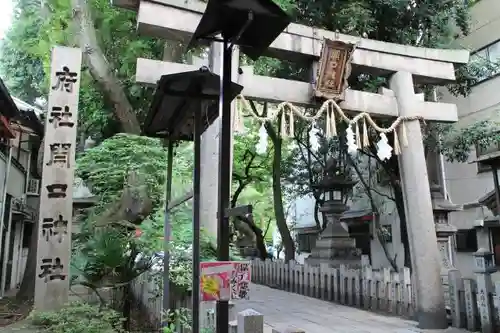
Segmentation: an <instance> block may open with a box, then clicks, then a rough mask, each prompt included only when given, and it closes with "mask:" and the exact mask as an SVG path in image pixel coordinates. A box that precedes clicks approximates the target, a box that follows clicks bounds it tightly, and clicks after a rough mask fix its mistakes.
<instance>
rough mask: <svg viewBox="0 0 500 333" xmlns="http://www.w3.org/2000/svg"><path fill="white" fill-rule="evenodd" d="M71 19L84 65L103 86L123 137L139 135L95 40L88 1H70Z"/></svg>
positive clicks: (126, 103) (133, 117)
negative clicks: (75, 29)
mask: <svg viewBox="0 0 500 333" xmlns="http://www.w3.org/2000/svg"><path fill="white" fill-rule="evenodd" d="M71 5H72V8H73V19H74V22H75V26H76V27H77V29H78V30H77V34H76V35H77V36H76V37H77V40H78V45H79V46H80V47H81V49H82V50H83V52H84V61H85V63H86V64H87V65H88V67H89V71H90V74H91V75H92V77H93V78H94V79H95V80H96V81H97V82H98V83H99V84H100V85H101V86H102V89H103V92H104V94H105V95H106V96H107V97H108V98H109V100H110V102H111V103H112V104H113V106H114V108H113V112H114V114H115V116H116V118H117V119H118V121H119V122H120V124H121V127H122V130H123V131H124V132H126V133H130V134H137V135H139V134H140V133H141V127H140V125H139V121H138V119H137V116H136V115H135V113H134V109H133V107H132V104H130V102H129V100H128V97H127V95H126V94H125V90H124V89H123V87H122V85H121V84H120V82H119V81H118V79H117V78H116V77H115V76H114V75H113V73H112V71H111V70H110V66H109V62H108V61H107V60H106V57H105V56H104V53H103V52H102V49H101V47H100V46H99V42H98V40H97V35H96V30H95V28H94V24H93V20H92V16H91V12H90V8H89V3H88V0H71Z"/></svg>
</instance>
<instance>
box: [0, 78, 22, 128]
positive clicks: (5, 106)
mask: <svg viewBox="0 0 500 333" xmlns="http://www.w3.org/2000/svg"><path fill="white" fill-rule="evenodd" d="M0 114H2V115H3V116H4V117H6V118H7V119H12V118H15V117H16V116H18V115H19V109H18V107H17V105H16V103H15V102H14V100H13V99H12V96H11V95H10V93H9V91H8V90H7V87H6V86H5V84H4V83H3V81H2V79H0Z"/></svg>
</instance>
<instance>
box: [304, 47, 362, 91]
mask: <svg viewBox="0 0 500 333" xmlns="http://www.w3.org/2000/svg"><path fill="white" fill-rule="evenodd" d="M354 48H355V45H354V44H349V43H344V42H340V41H333V40H329V39H325V40H324V43H323V49H322V51H321V57H320V60H319V65H318V74H317V77H316V85H315V89H314V94H315V96H316V97H320V98H327V99H335V100H338V99H343V95H344V91H345V90H346V89H347V87H348V83H347V79H348V78H349V75H350V73H351V64H350V61H351V56H352V53H353V52H354Z"/></svg>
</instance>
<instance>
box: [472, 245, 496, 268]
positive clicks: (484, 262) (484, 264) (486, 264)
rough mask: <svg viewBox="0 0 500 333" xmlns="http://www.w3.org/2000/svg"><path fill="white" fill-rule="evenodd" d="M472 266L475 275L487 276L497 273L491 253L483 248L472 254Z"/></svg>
mask: <svg viewBox="0 0 500 333" xmlns="http://www.w3.org/2000/svg"><path fill="white" fill-rule="evenodd" d="M474 264H475V270H474V271H475V272H476V273H482V274H487V273H495V272H496V271H497V268H496V266H495V263H494V260H493V253H492V252H490V251H488V250H486V249H483V248H480V249H479V250H477V251H476V252H474Z"/></svg>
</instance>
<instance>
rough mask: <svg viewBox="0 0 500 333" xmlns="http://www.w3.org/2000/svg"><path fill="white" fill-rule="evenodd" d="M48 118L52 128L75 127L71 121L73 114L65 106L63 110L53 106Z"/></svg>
mask: <svg viewBox="0 0 500 333" xmlns="http://www.w3.org/2000/svg"><path fill="white" fill-rule="evenodd" d="M49 116H50V118H49V123H51V124H53V125H54V128H57V127H61V126H66V127H73V126H75V122H74V121H73V119H72V117H73V113H72V112H71V111H70V109H69V106H67V105H66V106H65V107H64V108H62V107H60V106H53V107H52V111H51V112H50V115H49Z"/></svg>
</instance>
